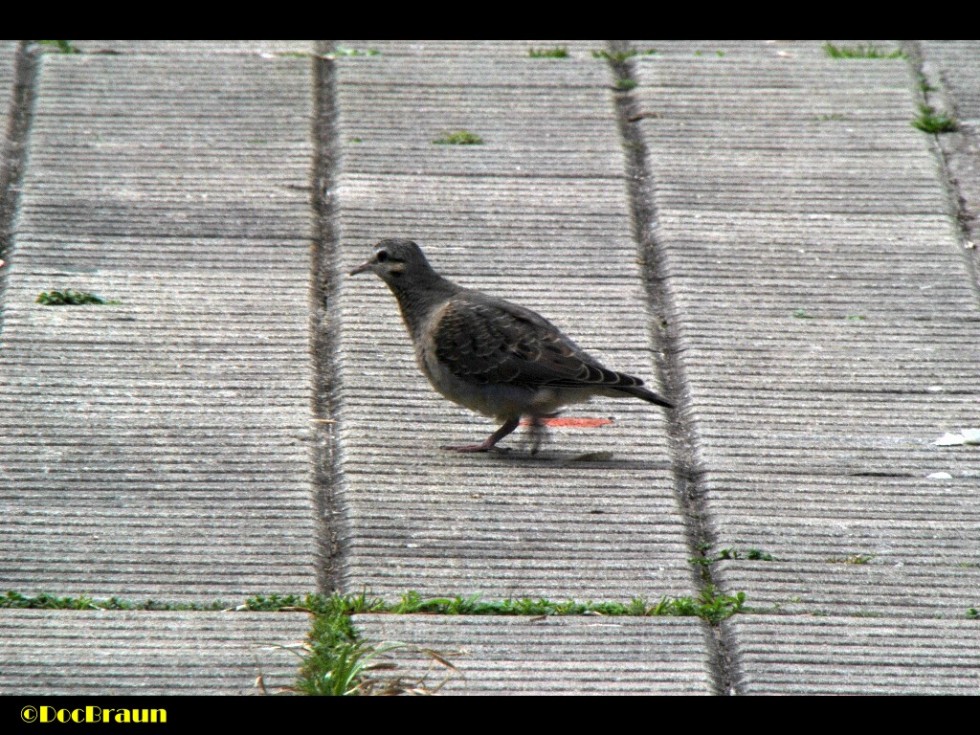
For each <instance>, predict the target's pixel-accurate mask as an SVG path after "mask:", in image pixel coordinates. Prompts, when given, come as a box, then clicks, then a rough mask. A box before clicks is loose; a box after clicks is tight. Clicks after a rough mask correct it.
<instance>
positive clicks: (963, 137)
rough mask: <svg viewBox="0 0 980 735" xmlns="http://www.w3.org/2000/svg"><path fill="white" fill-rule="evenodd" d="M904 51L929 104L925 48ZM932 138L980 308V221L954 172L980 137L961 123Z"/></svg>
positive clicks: (920, 100)
mask: <svg viewBox="0 0 980 735" xmlns="http://www.w3.org/2000/svg"><path fill="white" fill-rule="evenodd" d="M901 49H902V51H903V53H904V54H905V57H906V59H907V60H908V65H909V72H910V74H911V76H912V88H913V90H914V95H915V99H916V103H917V104H920V105H928V104H929V92H928V90H927V89H926V85H928V84H929V78H928V76H927V75H926V71H925V56H924V55H923V53H922V45H921V43H920V42H919V41H903V42H902V43H901ZM940 76H941V75H940ZM936 81H938V82H939V84H940V85H944V82H943V80H942V78H940V79H939V80H936ZM944 86H945V85H944ZM933 91H935V92H937V93H938V96H939V98H940V99H941V100H942V103H943V105H942V106H943V107H944V108H945V109H947V110H950V111H952V112H955V111H956V105H955V104H953V102H952V100H951V99H950V98H949V96H948V95H947V94H946V93H945V92H944V91H943V89H942V87H939V88H933ZM923 134H924V135H925V134H926V133H923ZM929 137H930V138H931V140H930V150H931V152H932V154H933V156H935V158H936V161H937V164H938V167H939V176H940V179H941V182H942V186H943V191H944V192H945V194H946V202H947V212H948V214H949V216H950V218H951V219H952V220H953V221H954V222H955V223H956V230H957V235H958V237H957V242H958V244H959V246H960V248H959V249H960V251H961V252H962V254H963V260H964V262H965V265H966V270H967V274H968V277H969V279H970V285H971V286H972V288H973V293H974V295H975V297H976V300H977V304H978V306H980V243H978V242H977V240H978V239H980V222H978V221H977V217H976V216H975V215H970V213H969V212H970V207H969V205H968V203H967V197H966V196H965V194H964V192H963V191H962V189H961V187H960V184H959V181H958V180H957V177H956V176H955V175H954V174H953V169H955V168H958V166H957V165H956V164H957V163H958V160H957V159H958V158H961V157H965V156H969V155H970V152H969V150H964V149H968V148H969V142H970V141H969V140H967V139H968V138H971V137H972V138H973V142H974V144H975V145H980V140H978V138H980V136H978V134H977V131H975V130H972V129H971V130H963V125H962V123H960V124H959V129H958V130H957V131H955V132H950V133H932V134H931V135H930V136H929ZM947 141H948V142H947ZM971 242H972V244H973V247H972V248H970V247H967V245H968V243H971Z"/></svg>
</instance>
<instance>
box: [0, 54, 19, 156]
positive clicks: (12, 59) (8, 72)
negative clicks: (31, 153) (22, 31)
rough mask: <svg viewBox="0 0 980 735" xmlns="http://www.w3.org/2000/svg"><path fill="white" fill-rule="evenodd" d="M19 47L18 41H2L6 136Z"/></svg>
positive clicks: (1, 107)
mask: <svg viewBox="0 0 980 735" xmlns="http://www.w3.org/2000/svg"><path fill="white" fill-rule="evenodd" d="M17 47H18V42H17V41H0V99H2V100H3V102H2V103H0V125H2V128H0V130H3V132H4V136H5V137H6V134H7V132H8V129H9V125H10V111H11V110H10V107H11V105H12V104H13V101H14V76H15V73H16V67H17ZM4 163H5V162H4Z"/></svg>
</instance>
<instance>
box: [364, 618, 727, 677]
mask: <svg viewBox="0 0 980 735" xmlns="http://www.w3.org/2000/svg"><path fill="white" fill-rule="evenodd" d="M354 621H355V625H356V626H357V628H358V629H359V631H360V633H361V635H362V636H363V637H365V638H366V639H368V640H371V641H374V642H380V641H387V642H398V643H403V644H405V646H403V647H400V648H395V649H394V650H392V651H391V652H390V653H389V654H387V655H386V656H385V658H387V659H390V660H391V661H392V662H394V663H396V664H397V665H398V668H397V669H394V670H393V671H392V672H391V673H393V674H395V675H397V676H401V677H403V679H404V680H405V681H407V682H422V684H423V685H424V686H426V687H428V688H429V689H433V688H435V687H438V686H439V685H440V684H442V687H441V688H440V689H438V691H439V692H440V693H443V694H453V695H466V694H469V695H494V694H524V695H532V694H536V695H543V694H710V693H711V691H712V689H711V675H710V672H709V671H708V669H707V666H706V664H705V658H704V631H703V629H702V627H701V623H700V621H698V620H697V619H695V618H620V617H611V618H610V617H601V616H596V617H551V618H527V617H513V618H512V617H486V616H484V617H467V616H463V617H455V616H450V617H435V616H431V615H409V616H391V615H358V616H356V617H355V619H354ZM428 651H434V652H435V653H436V654H438V655H439V656H440V657H442V658H444V659H445V660H447V661H448V662H449V663H451V664H452V666H453V667H455V670H451V669H448V668H446V667H445V666H444V665H441V664H439V663H437V662H434V659H433V658H432V656H431V655H429V654H428ZM385 673H388V672H385ZM443 682H444V683H443Z"/></svg>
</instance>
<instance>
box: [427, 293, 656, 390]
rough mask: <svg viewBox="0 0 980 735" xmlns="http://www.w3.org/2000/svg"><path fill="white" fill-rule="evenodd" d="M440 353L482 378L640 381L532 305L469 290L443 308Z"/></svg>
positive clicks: (435, 335)
mask: <svg viewBox="0 0 980 735" xmlns="http://www.w3.org/2000/svg"><path fill="white" fill-rule="evenodd" d="M432 342H433V349H434V351H435V355H436V357H437V359H438V360H439V361H440V362H441V363H442V364H443V365H444V366H445V367H446V369H448V370H449V371H450V372H451V373H452V374H453V375H455V376H456V377H458V378H461V379H463V380H468V381H470V382H473V383H481V384H510V385H520V386H526V387H529V388H535V387H540V386H555V387H585V386H607V387H616V386H639V385H643V381H642V380H640V379H639V378H634V377H632V376H630V375H624V374H622V373H617V372H614V371H612V370H607V369H606V368H604V367H602V366H601V365H600V364H599V363H598V362H596V360H595V359H594V358H592V357H590V356H589V355H587V354H586V353H585V352H584V351H583V350H582V349H581V348H579V347H578V345H576V344H575V343H574V342H572V341H571V340H570V339H569V338H568V337H566V336H565V335H564V334H562V333H561V332H560V331H559V330H558V328H557V327H555V326H554V325H553V324H552V323H551V322H549V321H548V320H547V319H545V318H544V317H542V316H540V315H539V314H536V313H535V312H533V311H531V310H530V309H525V308H524V307H521V306H518V305H516V304H511V303H509V302H507V301H503V300H501V299H494V298H491V297H488V296H485V295H483V294H479V293H477V292H473V291H470V292H464V293H462V294H459V295H457V296H456V297H454V298H453V299H451V300H450V301H449V302H448V304H447V305H446V307H445V308H444V309H442V310H441V317H440V318H439V321H438V323H437V324H435V325H434V326H433V330H432Z"/></svg>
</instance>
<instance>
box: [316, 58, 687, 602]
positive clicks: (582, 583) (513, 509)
mask: <svg viewBox="0 0 980 735" xmlns="http://www.w3.org/2000/svg"><path fill="white" fill-rule="evenodd" d="M343 43H344V45H347V46H356V47H360V46H362V45H363V46H373V45H374V44H373V42H371V43H368V42H360V41H358V42H343ZM381 48H382V51H383V53H382V55H380V56H376V57H368V58H342V59H339V60H338V61H337V65H336V74H337V76H336V89H337V99H338V121H337V125H338V140H339V142H340V144H341V146H342V155H341V168H340V172H339V175H338V178H337V185H336V199H335V203H336V206H337V211H338V226H339V230H340V241H341V243H342V245H341V247H340V250H339V264H340V271H341V272H342V273H346V271H348V270H349V269H350V268H351V267H353V266H354V265H356V264H358V263H360V262H362V261H363V260H364V259H365V258H366V257H367V256H368V254H369V253H370V246H371V245H372V244H373V243H374V242H376V241H377V240H378V239H380V238H382V237H390V236H402V237H411V238H414V239H416V240H417V241H418V242H419V243H420V244H421V245H422V246H423V247H424V248H425V249H426V251H427V253H428V254H429V256H430V259H431V260H432V262H433V263H434V264H435V266H436V267H437V268H439V269H440V270H441V271H442V272H443V273H444V274H446V275H447V276H448V277H450V278H453V279H456V280H458V281H460V282H462V283H464V284H465V285H468V286H471V287H474V288H479V289H484V290H487V291H489V292H492V293H495V294H497V295H500V296H502V297H504V298H509V299H512V300H515V301H519V302H520V303H522V304H524V305H526V306H528V307H530V308H532V309H535V310H538V311H540V312H542V313H543V314H545V315H546V316H548V317H549V318H551V319H553V320H554V321H555V322H556V323H557V324H558V325H559V326H561V327H562V328H564V329H565V330H567V332H568V333H569V334H571V335H574V337H575V338H576V339H577V340H578V341H579V342H580V343H581V344H582V345H583V346H584V347H585V348H586V349H588V350H590V351H592V352H593V353H594V354H595V355H596V356H597V357H599V358H600V359H602V360H604V361H607V362H608V363H609V364H611V365H614V366H615V367H616V369H618V370H622V371H626V372H632V373H634V374H638V375H640V376H642V377H644V378H645V379H647V380H648V381H652V382H653V383H654V384H655V383H656V381H655V373H654V366H653V360H652V355H651V351H650V350H651V347H650V341H649V339H650V337H649V333H648V331H647V323H648V320H649V317H648V316H647V315H646V313H645V308H644V306H643V304H644V303H645V297H644V291H643V284H642V281H641V278H640V273H639V269H638V268H637V251H636V247H635V245H634V244H633V241H632V238H631V231H630V213H629V210H628V207H627V198H626V182H625V179H624V164H623V157H622V149H621V143H620V140H619V137H618V133H617V125H616V119H615V106H614V103H613V99H612V93H611V92H610V90H609V86H610V77H609V71H608V68H607V67H606V66H605V65H604V64H603V63H601V62H598V61H597V60H595V59H591V58H589V59H588V60H581V59H577V58H572V59H562V60H547V59H530V58H527V55H526V49H525V50H524V52H521V50H520V49H518V50H517V52H516V53H515V52H513V51H514V50H513V49H512V48H511V49H510V50H508V49H507V48H506V47H499V48H498V47H497V46H494V47H493V48H492V49H487V53H485V54H484V55H483V56H479V55H476V54H464V53H462V51H461V50H459V49H458V48H456V47H454V48H456V50H455V51H453V52H452V53H453V54H455V55H452V54H450V53H449V52H447V50H446V49H444V48H439V49H437V50H432V53H431V58H430V54H429V51H430V49H428V48H422V49H412V48H409V49H407V50H404V53H416V52H418V53H419V54H421V56H420V58H419V60H418V61H417V62H416V63H412V64H405V63H404V59H400V58H396V57H395V54H394V53H392V54H390V55H389V54H388V53H387V47H381ZM458 128H465V129H469V130H472V132H475V133H478V134H479V135H481V136H482V137H483V138H484V144H483V145H472V146H449V145H436V144H434V143H432V141H433V140H434V139H435V138H436V137H437V136H438V135H439V134H440V133H441V132H442V131H446V130H455V129H458ZM358 141H359V142H358ZM339 319H340V323H341V324H342V327H341V329H340V334H339V341H338V345H339V349H338V356H337V366H338V372H337V376H338V381H339V382H338V385H339V386H340V388H339V405H340V415H339V424H338V429H337V437H338V440H339V445H340V446H339V452H338V457H339V466H340V468H341V471H342V473H343V479H342V483H341V492H342V502H343V504H344V506H345V507H346V513H345V520H346V533H347V536H346V538H345V541H344V543H345V548H346V550H347V554H346V560H345V565H346V566H345V569H344V575H343V579H344V586H345V588H347V589H350V590H359V589H362V588H367V589H369V590H372V591H374V592H376V593H379V594H383V595H388V596H397V595H399V594H401V593H402V592H404V591H405V589H406V588H416V589H419V590H420V591H422V593H423V594H436V595H441V594H445V593H446V591H447V590H448V591H451V592H452V594H462V595H469V594H480V595H482V596H484V597H487V598H501V597H524V596H546V597H552V598H560V599H566V598H576V599H591V598H594V599H629V598H632V597H634V596H647V597H656V596H660V595H663V594H668V595H681V594H690V593H691V588H690V585H691V572H690V569H689V565H688V563H687V557H688V556H689V553H688V552H687V549H686V543H685V539H684V527H683V523H682V519H681V517H680V516H679V514H678V510H677V506H676V503H675V501H674V498H673V495H672V485H673V483H672V479H671V476H670V472H669V456H668V451H667V445H666V437H665V426H664V419H663V415H662V414H661V413H660V412H659V411H657V410H651V408H650V407H649V406H647V405H645V404H641V403H640V402H624V401H607V402H603V403H602V404H601V405H600V404H599V403H595V404H593V405H592V406H589V407H582V408H580V409H577V410H575V411H574V412H571V411H570V412H569V413H570V414H571V415H579V416H592V417H595V416H599V417H614V418H615V422H614V423H613V425H611V426H605V427H602V428H601V429H592V430H588V431H583V430H572V429H556V430H555V431H554V442H553V444H551V445H549V446H548V447H547V448H546V450H545V451H544V452H542V454H541V455H540V456H539V457H538V458H530V457H528V455H527V452H526V448H525V449H524V450H523V451H519V452H516V453H514V454H512V455H509V456H499V455H489V456H486V455H480V456H461V455H456V454H450V453H445V452H441V451H440V450H439V449H438V447H439V445H441V444H445V443H447V442H451V441H466V440H469V439H474V440H475V439H476V438H478V437H481V436H483V435H484V434H486V433H489V432H490V431H491V430H492V428H493V424H492V423H490V422H489V421H487V420H485V419H482V418H480V417H476V416H474V415H473V414H471V413H470V412H468V411H466V410H465V409H462V408H458V407H456V406H454V405H452V404H449V403H447V402H446V401H444V400H443V399H442V398H440V397H439V396H438V395H437V394H435V393H434V392H433V391H432V389H431V388H430V387H429V386H428V384H427V383H426V381H425V379H424V378H423V377H422V376H421V374H420V373H419V372H418V370H417V368H416V367H415V364H414V358H413V356H412V351H411V346H410V343H409V341H408V338H407V336H406V334H405V332H404V327H403V326H402V324H401V319H400V317H399V316H398V312H397V307H396V305H395V303H394V300H393V299H392V297H391V295H390V293H389V292H388V290H387V288H386V287H385V286H384V285H383V284H382V283H380V282H379V281H377V280H376V279H373V278H365V277H362V278H358V279H346V278H343V277H342V279H341V286H340V306H339ZM510 443H511V444H513V445H517V446H519V440H512V441H511V442H510ZM595 451H606V452H611V453H612V457H611V458H608V459H601V460H598V461H585V462H577V461H575V457H577V456H579V455H582V454H584V453H589V452H595ZM382 467H383V471H381V469H380V468H382Z"/></svg>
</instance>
